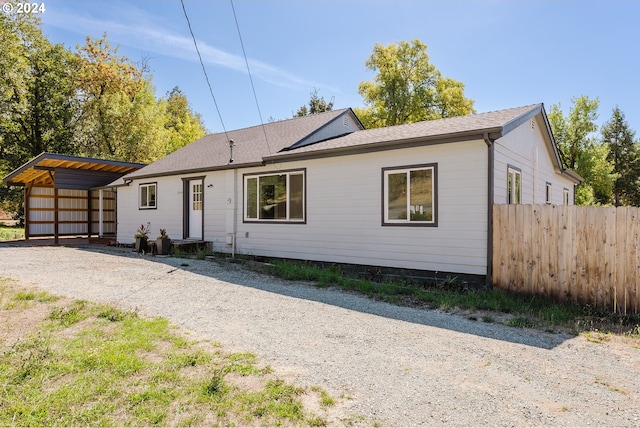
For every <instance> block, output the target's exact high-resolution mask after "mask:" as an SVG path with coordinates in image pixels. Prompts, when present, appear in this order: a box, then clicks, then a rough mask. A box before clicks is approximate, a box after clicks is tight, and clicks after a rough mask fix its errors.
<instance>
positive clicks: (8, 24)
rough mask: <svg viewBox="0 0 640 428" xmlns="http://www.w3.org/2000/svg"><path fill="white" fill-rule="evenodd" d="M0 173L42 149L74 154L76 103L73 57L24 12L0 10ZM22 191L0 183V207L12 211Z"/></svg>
mask: <svg viewBox="0 0 640 428" xmlns="http://www.w3.org/2000/svg"><path fill="white" fill-rule="evenodd" d="M0 46H2V55H0V75H1V76H2V79H0V112H1V113H0V176H4V175H6V174H7V173H9V172H11V171H12V170H13V169H15V168H17V167H18V166H20V165H22V164H23V163H25V162H26V161H28V160H29V159H31V158H32V157H34V156H37V155H39V154H40V153H42V152H44V151H48V152H56V153H69V152H71V153H72V152H74V137H75V122H76V120H77V117H78V105H77V100H76V99H75V88H74V86H73V84H72V80H73V79H72V76H73V74H74V73H75V70H76V60H75V57H74V56H73V55H72V54H71V53H70V52H69V51H67V50H66V49H65V48H64V47H63V46H62V45H54V44H51V43H50V42H49V41H48V40H47V39H46V38H45V37H44V36H43V34H42V31H41V29H40V21H39V20H38V19H37V18H36V17H34V16H33V15H30V14H24V15H22V14H0ZM21 203H22V189H19V190H18V189H8V188H7V187H6V186H5V185H4V184H3V183H2V184H0V205H1V206H3V207H4V208H5V209H7V210H8V211H10V212H15V211H16V210H17V207H18V206H19V205H20V204H21Z"/></svg>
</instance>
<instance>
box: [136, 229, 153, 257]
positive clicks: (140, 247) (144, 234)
mask: <svg viewBox="0 0 640 428" xmlns="http://www.w3.org/2000/svg"><path fill="white" fill-rule="evenodd" d="M150 227H151V223H147V225H146V226H145V225H144V224H141V225H140V227H139V228H138V230H137V231H136V234H135V235H133V237H134V238H136V252H138V253H142V252H146V251H147V240H148V239H149V229H150Z"/></svg>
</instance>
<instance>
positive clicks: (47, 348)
mask: <svg viewBox="0 0 640 428" xmlns="http://www.w3.org/2000/svg"><path fill="white" fill-rule="evenodd" d="M41 294H42V293H34V292H31V291H28V290H22V289H20V288H19V287H10V286H8V287H7V288H5V289H4V290H3V293H2V294H0V303H4V301H5V300H8V301H17V299H22V300H20V301H22V302H25V305H24V306H21V307H13V308H10V309H3V310H6V311H11V312H10V314H11V315H10V316H11V317H13V316H18V317H19V318H20V319H21V320H25V319H34V320H35V318H36V317H38V318H39V319H41V318H42V315H41V314H42V313H46V311H47V309H48V308H50V307H51V306H52V305H53V303H49V302H50V301H51V300H50V299H48V298H47V299H42V300H40V299H39V296H40V295H41ZM45 297H47V296H45ZM0 307H3V308H4V307H6V305H0ZM80 321H82V322H80ZM29 325H32V323H29ZM9 328H11V327H10V326H9ZM270 374H271V369H270V368H269V367H268V366H266V367H264V366H262V365H261V364H260V363H259V361H258V358H257V357H256V356H255V355H253V354H248V353H243V354H233V353H227V352H225V351H224V350H223V349H222V348H221V347H220V346H219V345H216V344H210V343H204V342H200V343H197V342H192V341H189V340H187V339H185V337H184V336H181V335H178V334H176V332H175V329H174V328H173V327H172V326H171V325H170V324H169V323H168V322H167V320H165V319H162V318H151V319H149V318H145V317H142V316H138V315H137V314H136V313H135V312H129V311H124V310H121V309H117V308H114V307H111V306H108V305H95V304H92V303H88V302H75V303H72V304H68V305H67V306H63V307H62V308H61V307H54V308H53V310H52V311H51V315H50V316H49V317H48V319H47V320H44V321H43V322H41V323H40V324H35V323H33V327H31V329H30V331H27V332H26V333H25V334H24V335H22V338H21V339H18V340H16V341H15V342H14V343H8V342H7V343H6V344H4V346H3V347H2V349H0V385H1V386H0V388H1V390H2V395H1V399H0V425H2V426H54V425H56V426H58V425H63V426H151V425H162V426H194V425H207V426H208V425H214V426H219V425H220V426H231V425H242V426H245V425H246V426H249V425H251V426H253V425H257V426H282V425H285V426H294V425H295V426H305V425H315V424H316V423H317V421H322V420H323V418H322V416H321V415H322V414H323V413H325V411H324V409H325V408H326V407H327V404H325V403H327V402H331V401H332V400H333V399H332V398H331V397H329V396H327V394H326V393H325V392H324V391H322V390H320V389H312V388H310V389H302V388H298V387H295V386H293V385H290V384H288V383H286V382H284V381H282V380H280V379H277V378H275V377H274V376H272V375H270ZM228 375H229V376H228ZM238 377H242V378H243V379H246V380H247V381H249V382H238V381H237V380H236V379H237V378H238ZM247 383H248V384H249V385H250V386H244V385H246V384H247ZM303 395H305V396H306V397H305V402H308V403H310V404H312V405H313V406H314V408H315V409H318V410H316V411H319V412H320V415H318V414H315V415H314V414H312V413H311V412H310V411H309V410H308V409H306V408H305V406H304V405H303V402H302V397H303ZM310 395H311V396H312V397H314V398H313V399H314V400H317V403H312V402H311V401H309V400H310V398H309V396H310ZM325 424H326V422H325Z"/></svg>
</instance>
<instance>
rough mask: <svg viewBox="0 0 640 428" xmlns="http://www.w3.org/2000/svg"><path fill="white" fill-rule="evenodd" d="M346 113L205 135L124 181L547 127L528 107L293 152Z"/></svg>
mask: <svg viewBox="0 0 640 428" xmlns="http://www.w3.org/2000/svg"><path fill="white" fill-rule="evenodd" d="M347 112H351V109H342V110H335V111H330V112H325V113H320V114H316V115H311V116H305V117H300V118H293V119H288V120H283V121H279V122H272V123H267V124H265V125H264V126H262V125H259V126H253V127H250V128H244V129H239V130H235V131H229V132H227V134H226V135H225V134H224V133H219V134H211V135H207V136H205V137H203V138H201V139H199V140H197V141H194V142H193V143H191V144H189V145H188V146H185V147H183V148H182V149H180V150H178V151H176V152H174V153H171V154H170V155H168V156H166V157H164V158H162V159H159V160H158V161H156V162H154V163H152V164H150V165H148V166H146V167H144V168H142V169H140V170H138V171H135V172H133V173H131V174H129V175H127V176H125V177H123V179H127V178H143V177H153V176H161V175H172V174H183V173H190V172H204V171H208V170H214V169H224V168H238V167H241V166H245V167H246V166H251V165H260V164H263V163H265V162H278V161H285V160H287V159H305V158H313V157H321V156H335V155H340V154H346V153H352V152H359V151H368V150H387V149H393V148H401V147H410V146H411V145H412V144H425V143H431V142H433V143H437V142H449V141H458V140H464V139H469V138H482V137H483V136H484V135H488V136H489V137H490V138H493V139H495V138H499V137H501V136H503V135H505V134H507V133H508V132H510V131H511V130H512V129H514V128H516V127H517V126H519V125H520V124H522V123H524V122H525V121H527V120H529V119H530V118H533V117H534V116H537V115H538V114H542V116H543V118H544V120H545V122H546V123H547V128H548V127H549V125H548V121H547V119H546V115H545V113H544V106H543V105H542V104H532V105H528V106H523V107H516V108H510V109H505V110H498V111H493V112H488V113H480V114H473V115H468V116H460V117H453V118H447V119H440V120H430V121H424V122H417V123H411V124H407V125H398V126H390V127H386V128H376V129H369V130H360V131H355V132H352V133H350V134H347V135H343V136H337V137H336V138H332V139H327V140H324V141H321V142H317V143H313V144H309V145H302V146H300V147H297V148H291V147H292V146H294V145H296V143H299V142H301V141H303V140H305V139H308V138H309V137H310V136H311V135H313V134H314V133H315V132H316V131H317V130H318V129H320V128H322V127H324V126H326V125H327V124H329V123H330V122H332V121H334V120H336V119H337V118H338V117H340V116H342V115H343V114H346V113H347ZM549 133H550V129H549ZM265 134H266V136H267V137H266V138H265ZM227 137H228V138H229V139H232V140H234V142H235V145H234V148H233V163H230V162H229V158H230V150H229V141H228V139H227ZM267 141H268V143H267ZM551 144H552V145H553V148H552V150H553V152H554V153H555V155H556V162H557V164H558V167H559V168H560V170H564V168H563V167H562V165H561V162H560V158H559V155H558V151H557V147H555V143H554V142H553V141H552V142H551ZM120 184H124V180H122V179H121V180H118V181H117V182H114V183H112V185H114V186H116V185H120Z"/></svg>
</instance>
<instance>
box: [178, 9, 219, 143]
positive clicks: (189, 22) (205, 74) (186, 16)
mask: <svg viewBox="0 0 640 428" xmlns="http://www.w3.org/2000/svg"><path fill="white" fill-rule="evenodd" d="M180 3H181V4H182V11H183V12H184V17H185V18H186V19H187V26H188V27H189V32H190V33H191V38H192V39H193V44H194V46H195V47H196V52H197V53H198V58H199V59H200V65H201V66H202V71H203V73H204V77H205V79H206V80H207V86H209V93H210V94H211V98H213V104H214V105H215V106H216V111H217V112H218V117H219V118H220V123H221V124H222V130H223V131H224V135H225V136H226V137H227V141H228V140H229V134H227V128H225V126H224V121H223V120H222V114H220V109H219V108H218V102H217V101H216V97H215V95H213V89H212V88H211V82H209V76H208V75H207V70H206V69H205V68H204V62H203V61H202V55H200V49H198V42H196V36H195V35H194V34H193V29H192V28H191V21H189V15H187V9H186V8H185V7H184V0H180Z"/></svg>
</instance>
